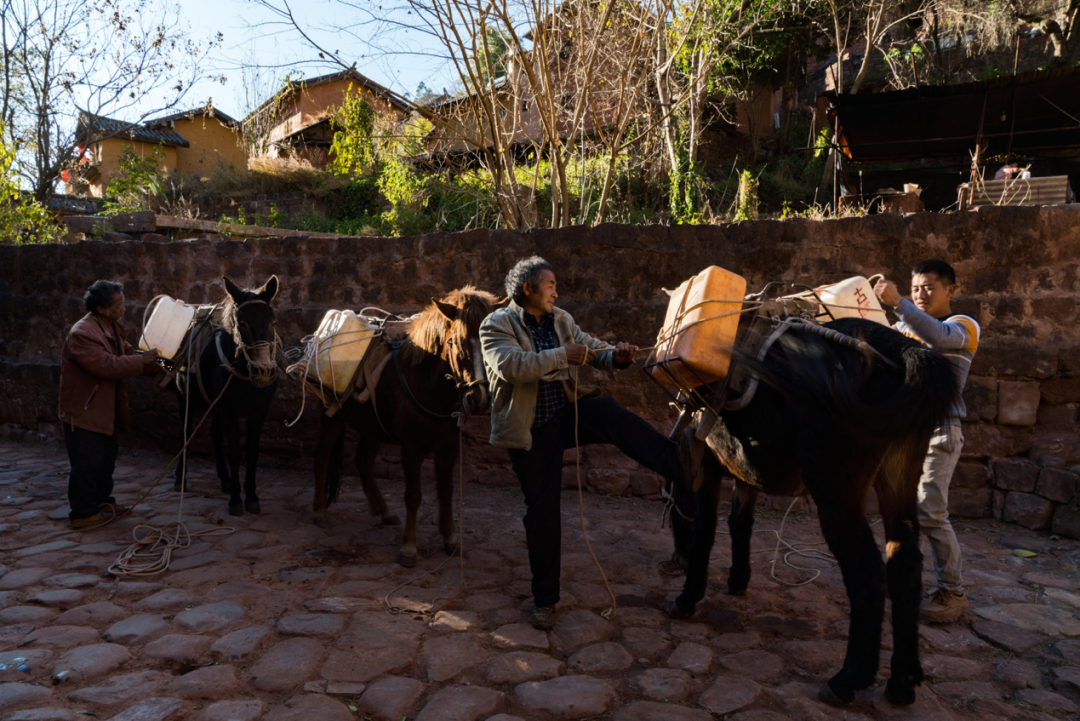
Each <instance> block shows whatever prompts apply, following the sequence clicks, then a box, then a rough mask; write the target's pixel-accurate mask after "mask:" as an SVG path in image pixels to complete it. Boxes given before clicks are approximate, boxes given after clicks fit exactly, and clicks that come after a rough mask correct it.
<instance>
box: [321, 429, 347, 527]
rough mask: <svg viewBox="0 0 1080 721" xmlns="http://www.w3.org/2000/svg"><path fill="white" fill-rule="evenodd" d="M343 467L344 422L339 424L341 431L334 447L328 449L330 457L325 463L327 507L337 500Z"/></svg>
mask: <svg viewBox="0 0 1080 721" xmlns="http://www.w3.org/2000/svg"><path fill="white" fill-rule="evenodd" d="M344 468H345V424H341V431H340V433H339V434H338V437H337V440H336V441H334V447H333V448H332V449H331V450H330V458H329V459H328V460H327V464H326V506H327V508H329V507H330V505H331V504H332V503H333V502H334V501H336V500H337V497H338V492H339V491H340V490H341V477H342V475H343V471H344Z"/></svg>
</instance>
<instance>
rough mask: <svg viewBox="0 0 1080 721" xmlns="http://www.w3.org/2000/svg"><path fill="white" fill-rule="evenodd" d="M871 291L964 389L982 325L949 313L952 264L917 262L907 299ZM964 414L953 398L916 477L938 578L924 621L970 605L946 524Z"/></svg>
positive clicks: (946, 617) (884, 286)
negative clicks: (939, 354)
mask: <svg viewBox="0 0 1080 721" xmlns="http://www.w3.org/2000/svg"><path fill="white" fill-rule="evenodd" d="M874 292H875V293H876V294H877V296H878V298H880V299H881V302H882V303H883V304H884V305H887V306H889V307H891V308H892V309H893V310H894V311H896V315H897V317H898V318H899V322H898V323H897V324H896V326H895V327H896V329H897V330H898V331H900V332H901V333H903V334H904V335H906V336H909V337H911V338H914V339H915V340H918V341H921V342H922V343H925V344H926V345H928V346H930V347H931V348H936V349H938V350H940V351H941V352H942V354H944V355H945V357H946V358H948V359H949V360H950V361H952V364H953V369H954V370H955V371H956V380H957V385H958V386H959V390H960V391H963V389H964V384H965V383H966V382H967V377H968V371H970V370H971V361H972V359H973V358H974V357H975V351H976V350H977V349H978V347H979V335H980V333H981V329H980V328H979V324H978V323H977V322H976V321H975V319H974V318H971V317H969V316H966V315H958V314H956V313H953V310H952V298H953V295H954V294H955V292H956V272H955V271H954V270H953V268H952V266H951V265H949V264H948V263H946V262H944V261H941V260H924V261H922V262H921V263H918V264H917V265H916V266H915V268H914V269H913V270H912V271H911V299H910V300H909V299H907V298H904V297H902V296H901V295H900V293H899V291H898V290H897V288H896V284H895V283H893V282H891V281H888V280H880V281H878V282H877V284H876V285H875V286H874ZM966 415H967V408H966V407H965V406H964V401H963V399H962V398H959V397H958V398H957V402H956V405H955V406H954V407H953V409H952V411H951V412H950V414H949V418H948V419H947V420H946V421H945V423H944V424H943V425H941V426H939V427H938V428H936V429H935V430H934V435H933V437H932V438H931V439H930V450H929V452H928V453H927V455H926V460H925V461H924V462H923V473H922V478H921V479H920V480H919V525H920V527H921V530H922V532H923V533H924V534H925V535H926V537H927V538H928V539H929V540H930V553H931V555H932V556H933V559H934V573H935V575H936V576H937V588H936V589H935V591H934V592H933V594H932V595H931V596H930V598H929V599H928V601H927V603H925V604H924V605H923V607H922V610H921V612H920V617H921V619H922V620H923V622H925V623H949V622H952V621H955V620H956V619H958V618H960V616H961V615H963V613H964V611H966V610H967V609H968V608H969V607H970V604H969V603H968V600H967V596H966V595H965V593H964V584H963V580H962V579H961V573H960V571H961V567H960V545H959V544H958V543H957V541H956V533H955V532H954V531H953V527H952V524H951V523H950V522H949V483H950V482H951V481H952V475H953V471H954V470H956V464H957V462H958V461H959V460H960V450H961V449H962V448H963V446H964V433H963V430H962V429H961V426H960V420H961V419H962V418H964V417H965V416H966Z"/></svg>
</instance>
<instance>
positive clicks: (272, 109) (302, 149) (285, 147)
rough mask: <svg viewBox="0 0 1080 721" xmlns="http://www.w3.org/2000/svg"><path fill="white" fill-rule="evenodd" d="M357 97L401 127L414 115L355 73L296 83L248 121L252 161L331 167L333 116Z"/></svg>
mask: <svg viewBox="0 0 1080 721" xmlns="http://www.w3.org/2000/svg"><path fill="white" fill-rule="evenodd" d="M353 93H355V94H359V95H361V96H362V97H364V98H366V99H367V100H368V101H369V102H371V104H372V105H373V106H374V108H375V111H376V112H377V113H379V114H380V115H390V116H391V117H392V118H393V119H394V120H395V121H397V122H401V121H403V120H404V119H405V118H406V117H408V114H409V112H410V108H409V106H408V104H406V103H404V102H402V101H401V100H399V99H398V98H397V97H395V96H394V94H393V93H391V92H390V91H389V90H387V89H386V88H384V87H383V86H382V85H379V84H378V83H376V82H375V81H374V80H371V79H370V78H367V77H364V76H363V75H361V74H360V73H358V72H356V71H355V70H352V69H349V70H343V71H341V72H337V73H331V74H329V75H322V76H319V77H316V78H310V79H305V80H297V81H293V82H290V83H288V84H287V85H286V86H285V87H284V88H283V89H282V90H281V91H280V92H279V93H278V94H277V95H275V96H274V97H273V98H271V99H269V100H267V101H266V102H264V103H263V104H262V105H260V106H259V107H258V108H256V109H255V110H254V111H253V112H252V113H251V114H250V115H248V116H247V117H246V118H244V134H245V136H246V137H247V138H248V139H249V141H250V142H251V154H252V157H253V158H257V157H269V158H294V159H297V160H304V161H307V162H309V163H311V164H312V165H313V166H315V167H318V168H321V167H325V166H326V164H327V163H328V162H329V160H330V146H331V145H332V144H333V142H334V129H333V127H332V126H331V122H330V119H331V116H332V115H333V114H334V112H335V111H336V110H337V109H338V108H339V107H341V104H342V102H343V101H344V99H345V97H346V96H348V95H349V94H353Z"/></svg>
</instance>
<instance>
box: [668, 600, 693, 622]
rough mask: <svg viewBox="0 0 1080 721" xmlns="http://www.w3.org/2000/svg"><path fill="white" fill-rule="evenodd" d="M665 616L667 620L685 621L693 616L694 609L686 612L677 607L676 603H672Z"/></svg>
mask: <svg viewBox="0 0 1080 721" xmlns="http://www.w3.org/2000/svg"><path fill="white" fill-rule="evenodd" d="M667 615H668V617H669V618H674V619H675V620H677V621H685V620H686V619H688V618H690V617H691V616H693V615H694V609H690V610H689V611H686V610H684V609H682V608H681V607H680V606H679V602H678V601H672V602H671V604H670V605H669V606H668V607H667Z"/></svg>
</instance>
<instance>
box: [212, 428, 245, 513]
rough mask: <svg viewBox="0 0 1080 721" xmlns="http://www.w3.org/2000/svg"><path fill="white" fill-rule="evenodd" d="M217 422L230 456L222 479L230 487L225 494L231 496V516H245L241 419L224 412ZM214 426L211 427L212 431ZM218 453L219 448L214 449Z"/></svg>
mask: <svg viewBox="0 0 1080 721" xmlns="http://www.w3.org/2000/svg"><path fill="white" fill-rule="evenodd" d="M215 420H220V422H219V424H218V429H219V433H220V435H222V436H224V441H225V451H226V453H225V455H227V456H228V467H227V468H226V469H225V470H226V472H227V475H226V476H225V477H224V478H222V481H223V483H227V484H228V487H227V488H226V489H225V492H226V493H228V494H229V515H230V516H242V515H244V502H243V500H242V499H241V498H240V418H239V416H237V415H236V414H235V413H231V412H228V411H226V412H224V413H219V414H216V415H215ZM212 430H213V426H211V431H212ZM214 451H215V454H216V453H217V446H215V448H214ZM221 470H222V468H221V463H220V462H219V465H218V474H219V475H220V474H221Z"/></svg>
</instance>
